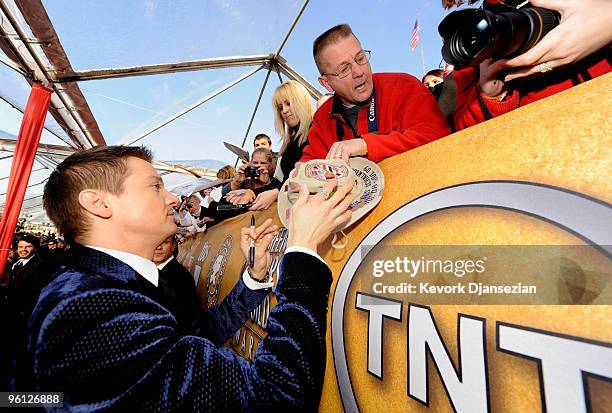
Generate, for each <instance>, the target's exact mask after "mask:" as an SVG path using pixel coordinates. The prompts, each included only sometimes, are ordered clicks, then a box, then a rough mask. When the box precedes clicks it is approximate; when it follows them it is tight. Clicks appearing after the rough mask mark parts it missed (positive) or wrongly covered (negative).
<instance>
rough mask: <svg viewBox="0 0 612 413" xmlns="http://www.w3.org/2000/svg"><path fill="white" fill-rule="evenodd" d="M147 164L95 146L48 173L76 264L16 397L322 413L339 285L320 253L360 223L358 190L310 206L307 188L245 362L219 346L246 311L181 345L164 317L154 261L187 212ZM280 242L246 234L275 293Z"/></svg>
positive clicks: (77, 406) (69, 407)
mask: <svg viewBox="0 0 612 413" xmlns="http://www.w3.org/2000/svg"><path fill="white" fill-rule="evenodd" d="M151 160H152V156H151V153H150V152H149V151H148V150H146V149H145V148H138V147H126V146H98V147H94V148H92V149H88V150H85V151H82V152H77V153H75V154H73V155H71V156H69V157H68V158H66V159H65V160H64V161H63V162H62V163H61V164H60V165H59V166H58V167H57V169H56V170H54V171H53V172H52V173H51V175H50V177H49V180H48V182H47V184H46V186H45V191H44V196H43V200H44V206H45V210H46V212H47V214H48V215H49V217H50V218H51V220H52V221H53V223H54V224H55V225H56V227H57V228H58V230H59V231H60V232H61V233H62V235H63V236H64V237H65V239H66V241H67V242H69V243H70V244H71V251H72V252H73V255H72V257H71V260H70V261H68V263H67V264H66V265H65V266H63V267H61V269H60V270H59V271H58V272H57V273H56V274H55V276H54V279H53V280H52V281H51V282H50V283H49V284H48V285H47V286H46V287H45V288H44V289H43V291H42V293H41V295H40V298H39V300H38V303H37V304H36V307H35V309H34V312H33V314H32V316H31V318H30V320H29V329H28V337H27V348H26V354H25V356H26V357H25V359H24V360H23V363H20V364H19V365H18V368H20V369H23V372H24V379H25V381H22V382H21V385H20V389H19V390H23V391H59V392H63V405H62V406H61V409H62V410H66V411H73V410H79V411H82V410H87V411H99V410H106V411H108V410H111V411H262V410H268V409H272V410H274V411H276V410H279V411H281V409H282V410H288V409H295V410H299V411H316V410H317V409H318V406H319V401H320V398H321V392H322V387H323V378H324V374H325V363H326V354H325V334H326V314H327V309H328V297H329V291H330V287H331V283H332V274H331V271H330V269H329V268H328V267H327V265H326V264H325V262H324V261H323V260H322V259H321V258H320V257H319V256H318V255H317V247H318V245H319V244H321V243H322V242H323V241H324V240H326V239H327V238H328V237H329V235H330V233H331V231H332V230H333V229H334V228H337V227H341V226H342V225H344V224H345V223H346V222H348V220H349V219H350V217H351V211H350V210H349V209H348V207H349V205H350V203H351V202H353V201H354V199H352V197H351V196H349V195H348V194H349V193H350V191H351V189H352V187H351V186H350V184H349V185H347V186H343V187H341V188H339V189H338V190H337V191H335V192H334V189H335V186H336V182H335V180H332V181H330V182H329V183H328V184H327V185H326V187H325V188H324V189H325V191H323V192H321V193H318V194H315V195H311V196H310V195H309V194H308V188H307V187H306V185H302V187H301V189H300V195H299V198H298V200H297V201H296V203H295V204H294V206H293V208H292V210H291V213H290V217H289V223H288V230H289V236H288V243H287V246H288V247H287V250H286V252H285V255H284V257H283V259H282V261H281V263H280V265H279V275H280V276H279V281H278V283H277V285H276V290H275V293H276V296H277V300H278V303H277V305H276V306H275V307H274V308H273V309H272V311H271V312H270V316H269V322H268V335H267V337H266V338H265V339H264V340H263V341H262V342H261V343H260V345H259V347H258V349H257V352H256V353H255V357H254V360H253V361H252V362H248V361H246V360H245V359H243V358H241V357H239V356H237V355H235V354H234V353H233V352H232V351H231V350H230V349H228V348H223V347H220V346H221V344H223V341H224V339H225V338H227V335H226V334H225V333H226V332H227V331H228V330H229V329H228V328H227V326H226V325H222V324H223V323H224V321H223V320H229V321H228V323H230V324H231V323H237V322H238V321H236V317H237V316H236V314H239V313H242V312H244V311H247V310H248V309H247V308H246V307H245V308H242V309H241V308H240V306H241V304H240V303H238V302H235V301H232V302H229V303H227V304H226V305H225V306H224V307H220V308H218V310H217V311H218V312H219V313H220V314H219V315H220V317H208V318H207V320H208V322H206V323H199V324H196V325H195V326H194V328H193V329H192V330H191V331H189V333H184V332H182V331H180V330H179V329H178V327H177V322H176V319H175V316H174V315H173V314H172V312H171V311H169V310H168V309H167V308H166V307H165V306H164V298H163V295H162V293H163V291H161V290H160V289H159V288H158V284H157V282H158V277H159V275H158V272H157V269H156V268H155V264H153V262H152V261H151V259H152V257H153V253H154V251H155V248H156V247H157V246H158V245H159V244H160V243H161V242H162V241H163V240H164V239H165V238H167V237H168V236H170V235H171V234H172V233H173V232H174V231H175V230H176V226H175V224H174V220H173V207H175V206H177V205H178V200H177V199H176V197H175V196H174V195H172V194H171V193H169V192H168V191H167V190H166V189H165V188H164V185H163V182H162V180H161V178H160V177H159V175H158V174H157V172H156V171H155V169H154V168H153V166H152V165H151ZM329 194H333V195H331V196H330V195H329ZM274 229H275V227H274V226H273V225H272V222H271V220H266V221H265V222H263V223H262V224H261V225H260V226H258V227H255V225H252V227H247V228H243V229H242V230H241V235H240V249H241V250H242V252H243V254H244V256H245V258H247V257H248V256H249V254H250V248H251V245H253V247H254V255H253V266H252V267H249V269H248V273H249V277H248V278H252V279H251V280H249V282H250V281H252V282H253V283H255V284H265V277H266V275H267V268H268V266H269V263H270V254H269V252H268V251H267V248H268V246H269V245H270V242H271V240H272V237H273V233H274ZM262 280H264V283H262V282H261V281H262ZM247 287H248V286H247ZM225 301H227V298H226V300H225ZM247 312H248V311H247Z"/></svg>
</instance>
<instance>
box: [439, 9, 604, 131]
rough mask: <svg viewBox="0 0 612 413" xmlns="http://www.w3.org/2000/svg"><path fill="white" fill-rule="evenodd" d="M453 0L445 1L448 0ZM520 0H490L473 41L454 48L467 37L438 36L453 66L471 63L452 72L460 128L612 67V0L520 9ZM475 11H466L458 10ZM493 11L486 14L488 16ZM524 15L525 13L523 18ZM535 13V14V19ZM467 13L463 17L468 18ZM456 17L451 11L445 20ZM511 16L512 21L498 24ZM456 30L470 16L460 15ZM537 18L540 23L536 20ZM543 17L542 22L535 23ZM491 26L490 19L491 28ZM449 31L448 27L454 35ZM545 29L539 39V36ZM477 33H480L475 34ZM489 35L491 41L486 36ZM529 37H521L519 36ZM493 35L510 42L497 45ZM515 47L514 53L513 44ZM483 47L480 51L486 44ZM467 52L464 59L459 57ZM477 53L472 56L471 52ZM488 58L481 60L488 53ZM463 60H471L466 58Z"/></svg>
mask: <svg viewBox="0 0 612 413" xmlns="http://www.w3.org/2000/svg"><path fill="white" fill-rule="evenodd" d="M445 3H448V2H444V1H443V4H445ZM519 3H522V2H520V1H518V0H507V1H504V2H501V1H499V0H487V1H485V3H484V4H483V10H482V13H483V14H482V16H483V17H484V18H483V19H482V20H479V18H478V19H475V20H473V21H474V23H475V31H473V32H471V33H470V36H467V37H463V38H464V39H468V40H469V42H470V44H469V45H465V46H466V47H461V45H460V44H456V45H455V46H453V42H455V43H457V42H460V41H461V39H462V36H459V35H453V34H448V36H447V35H445V33H443V32H444V31H445V30H447V29H448V27H444V24H445V22H444V21H443V22H442V24H441V25H440V33H441V34H442V35H443V37H444V38H445V47H447V46H446V45H447V44H448V45H449V48H448V49H447V50H450V52H449V56H447V55H445V49H444V48H443V55H444V57H445V60H446V61H447V62H448V63H453V64H456V62H454V61H452V60H453V58H458V59H459V61H461V63H463V64H462V65H460V66H468V67H465V68H462V69H460V70H455V71H454V72H453V77H454V80H455V81H456V82H457V89H458V96H457V102H456V106H455V111H454V114H453V122H454V125H455V127H456V128H457V130H461V129H464V128H467V127H470V126H472V125H475V124H477V123H480V122H483V121H485V120H488V119H491V118H493V117H496V116H499V115H502V114H504V113H507V112H509V111H511V110H514V109H516V108H518V107H521V106H525V105H527V104H529V103H532V102H535V101H537V100H539V99H543V98H545V97H548V96H551V95H553V94H555V93H558V92H560V91H563V90H566V89H569V88H571V87H572V86H575V85H577V84H580V83H583V82H586V81H588V80H590V79H592V78H595V77H597V76H601V75H604V74H606V73H608V72H610V69H611V63H610V42H611V41H612V30H610V27H612V2H610V1H607V0H581V1H578V0H573V1H570V0H531V1H530V4H528V5H526V6H522V7H520V8H519ZM470 12H474V11H473V10H462V11H459V12H455V13H465V14H466V15H467V13H470ZM487 12H490V13H492V14H494V15H495V18H494V19H488V18H487V17H486V13H487ZM521 16H526V17H521ZM529 16H535V17H536V18H531V17H529ZM464 17H465V16H464ZM449 18H451V15H449V16H448V17H447V18H446V19H445V20H447V19H449ZM504 20H508V21H512V24H510V25H508V26H503V24H502V25H499V26H497V27H496V26H495V24H496V23H497V22H500V21H501V22H502V23H503V21H504ZM461 21H462V23H461V24H457V28H455V27H451V28H452V29H453V30H456V31H455V32H454V33H458V34H460V33H461V30H464V29H463V27H465V26H462V25H463V24H465V22H469V21H470V19H466V18H463V19H461ZM534 22H535V23H534ZM537 22H543V23H542V27H541V29H542V30H540V28H538V27H535V26H536V25H537ZM488 23H491V24H490V25H488ZM449 33H450V32H449ZM539 33H541V35H540V36H541V39H540V38H539V37H537V36H538V34H539ZM473 35H475V36H473ZM487 36H490V38H491V39H493V40H488V39H487ZM521 38H522V39H525V40H524V41H521V40H520V39H521ZM495 39H505V41H504V42H503V43H502V42H499V43H496V41H495ZM513 45H515V46H516V47H515V50H509V49H508V47H511V46H513ZM481 46H482V48H481ZM463 50H465V51H467V52H468V53H467V55H466V56H456V55H455V56H453V54H460V52H461V51H463ZM470 52H471V53H470ZM485 56H486V58H484V59H483V57H485ZM463 58H465V59H463Z"/></svg>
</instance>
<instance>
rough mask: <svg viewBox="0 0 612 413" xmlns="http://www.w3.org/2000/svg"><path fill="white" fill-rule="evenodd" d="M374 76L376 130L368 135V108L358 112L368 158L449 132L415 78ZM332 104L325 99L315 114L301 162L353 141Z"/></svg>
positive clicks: (384, 155) (394, 152)
mask: <svg viewBox="0 0 612 413" xmlns="http://www.w3.org/2000/svg"><path fill="white" fill-rule="evenodd" d="M372 77H373V82H374V94H375V111H376V119H377V123H378V130H377V131H376V132H369V131H368V129H369V128H371V127H370V126H369V121H368V117H369V116H370V113H369V112H370V109H371V104H368V105H365V106H364V107H363V108H361V110H360V111H359V115H358V117H357V134H358V135H359V137H361V138H363V139H364V140H365V142H366V144H367V146H368V156H367V157H368V159H369V160H371V161H373V162H380V161H382V160H383V159H385V158H388V157H390V156H393V155H397V154H399V153H402V152H406V151H409V150H410V149H413V148H416V147H418V146H421V145H424V144H426V143H427V142H431V141H433V140H436V139H438V138H441V137H443V136H446V135H448V134H449V133H450V129H449V128H448V124H447V122H446V119H444V116H443V115H442V113H441V112H440V110H439V109H438V106H437V104H436V100H435V99H434V97H433V95H432V94H431V93H430V92H429V91H428V90H427V89H426V88H425V86H423V84H421V82H420V81H419V80H418V79H417V78H415V77H414V76H411V75H408V74H405V73H376V74H374V75H373V76H372ZM334 102H337V99H336V98H334V99H328V100H327V102H325V103H324V104H323V106H321V107H320V108H319V110H317V112H316V113H315V115H314V119H313V123H312V128H311V129H310V132H309V133H308V146H306V147H305V148H304V153H303V155H302V159H301V160H300V162H305V161H309V160H311V159H322V158H325V157H326V156H327V153H328V152H329V148H330V147H331V146H332V144H333V143H334V142H338V141H339V140H340V139H353V138H355V136H354V134H353V131H352V130H351V128H350V127H349V126H347V125H346V123H345V122H344V119H343V118H342V116H341V115H340V114H338V113H337V110H334V108H336V109H337V105H339V103H338V102H337V103H336V106H334ZM339 135H340V136H341V138H340V139H339V138H338V136H339Z"/></svg>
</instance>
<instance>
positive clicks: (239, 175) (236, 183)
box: [230, 164, 248, 191]
mask: <svg viewBox="0 0 612 413" xmlns="http://www.w3.org/2000/svg"><path fill="white" fill-rule="evenodd" d="M247 166H248V164H242V165H240V168H238V170H237V171H236V175H234V179H232V182H231V184H230V186H231V188H232V190H234V191H235V190H236V189H239V188H240V184H242V182H243V181H244V170H245V168H246V167H247Z"/></svg>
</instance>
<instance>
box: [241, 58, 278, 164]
mask: <svg viewBox="0 0 612 413" xmlns="http://www.w3.org/2000/svg"><path fill="white" fill-rule="evenodd" d="M271 71H272V68H271V67H269V68H268V73H266V79H265V80H264V82H263V86H262V87H261V90H260V91H259V96H258V97H257V103H255V109H253V114H252V115H251V120H249V126H247V130H246V132H245V133H244V139H242V144H241V145H240V146H241V147H243V148H244V144H245V143H246V140H247V138H248V137H249V132H250V131H251V126H253V120H255V115H256V114H257V109H259V103H260V102H261V97H262V96H263V93H264V90H266V85H267V84H268V79H269V78H270V72H271ZM236 165H238V158H237V159H236V163H235V164H234V166H236Z"/></svg>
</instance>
